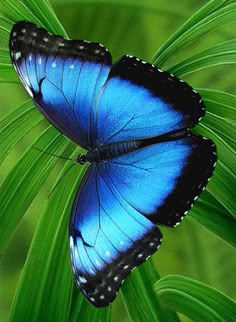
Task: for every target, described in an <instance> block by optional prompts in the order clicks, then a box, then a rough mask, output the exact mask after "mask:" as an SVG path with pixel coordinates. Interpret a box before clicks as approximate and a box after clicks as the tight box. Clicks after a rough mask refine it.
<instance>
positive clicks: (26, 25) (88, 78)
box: [10, 21, 111, 148]
mask: <svg viewBox="0 0 236 322" xmlns="http://www.w3.org/2000/svg"><path fill="white" fill-rule="evenodd" d="M10 53H11V58H12V63H13V65H14V67H15V69H16V71H17V73H18V75H19V77H20V79H21V81H22V83H23V84H24V86H25V88H26V89H27V91H28V93H29V94H30V95H31V97H32V98H33V100H34V101H35V103H36V105H37V106H38V108H39V109H40V111H41V112H42V113H43V114H44V115H45V117H46V118H47V119H48V120H49V121H50V122H51V123H52V124H53V125H54V126H55V127H56V128H57V129H58V130H59V131H61V132H62V133H63V134H65V135H66V136H67V137H68V138H70V139H71V140H72V141H74V142H75V143H77V144H79V145H80V146H83V147H87V148H88V147H89V146H90V145H91V142H90V141H91V140H90V137H91V133H90V132H91V130H92V129H93V126H91V124H92V123H93V119H92V118H93V115H94V113H93V109H95V107H96V102H97V98H98V95H99V93H100V91H101V88H102V86H103V84H104V82H105V80H106V78H107V75H108V73H109V70H110V64H111V55H110V53H109V52H108V50H107V49H106V48H105V47H103V46H102V45H100V44H97V43H89V42H86V41H81V40H77V41H76V40H65V39H64V38H62V37H60V36H54V35H50V34H49V33H48V32H47V31H46V30H45V29H42V28H39V27H37V26H36V25H35V24H32V23H30V22H25V21H21V22H18V23H16V24H15V25H14V27H13V29H12V32H11V35H10Z"/></svg>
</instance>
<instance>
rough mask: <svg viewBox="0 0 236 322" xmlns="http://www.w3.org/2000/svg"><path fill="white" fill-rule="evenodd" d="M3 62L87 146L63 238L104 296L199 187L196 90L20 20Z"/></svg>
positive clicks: (88, 283) (207, 143)
mask: <svg viewBox="0 0 236 322" xmlns="http://www.w3.org/2000/svg"><path fill="white" fill-rule="evenodd" d="M10 53H11V59H12V63H13V66H14V67H15V70H16V72H17V73H18V75H19V77H20V79H21V81H22V83H23V85H24V87H25V88H26V90H27V91H28V93H29V94H30V95H31V97H32V98H33V100H34V102H35V104H36V106H37V107H38V108H39V110H40V111H41V112H42V113H43V114H44V116H45V117H46V118H47V119H48V121H49V122H51V123H52V124H53V125H54V126H55V127H56V128H57V129H58V130H59V131H60V132H61V133H63V134H64V135H66V136H67V137H68V138H69V139H70V140H72V141H73V142H74V143H76V144H78V145H79V146H81V147H83V148H84V149H86V150H87V153H85V154H83V155H79V156H78V157H77V160H76V161H77V162H78V163H80V164H84V163H86V162H89V163H90V165H89V167H88V169H87V171H86V174H85V175H84V178H83V180H82V182H81V185H80V187H78V191H77V193H76V196H75V200H74V204H73V208H72V211H71V217H70V225H69V235H70V254H71V262H72V269H73V272H74V276H75V280H76V282H77V285H78V286H79V288H80V290H81V291H82V292H83V294H84V295H85V297H86V298H87V299H88V300H89V301H90V302H91V303H92V304H93V305H95V306H97V307H102V306H105V305H107V304H109V303H111V302H112V301H113V300H114V298H115V296H116V293H117V291H118V289H119V288H120V285H121V284H122V282H123V280H124V279H125V278H126V276H127V275H128V274H129V273H130V272H131V271H132V269H133V268H134V267H136V266H137V265H139V264H141V263H142V262H144V261H145V260H146V259H147V258H148V257H149V256H150V255H151V254H153V253H154V252H155V251H156V250H157V249H158V248H159V247H160V244H161V241H162V234H161V231H160V230H159V228H158V227H157V226H156V225H157V224H160V225H165V226H169V227H175V226H176V225H177V224H178V223H179V222H180V221H181V220H182V219H183V217H184V215H185V214H186V213H187V211H188V210H189V209H190V208H191V206H192V204H193V202H194V201H195V200H196V198H197V196H198V195H199V194H200V193H201V191H202V190H203V189H204V187H205V186H206V184H207V182H208V180H209V178H210V177H211V175H212V172H213V169H214V167H215V163H216V148H215V145H214V143H213V142H212V141H211V140H209V139H207V138H204V137H202V136H200V135H195V134H193V133H192V128H193V127H194V125H195V124H197V122H198V121H199V120H200V119H201V118H202V117H203V116H204V114H205V106H204V103H203V101H202V98H201V96H200V95H199V94H198V93H197V92H196V91H195V90H193V89H192V88H191V87H190V86H189V85H188V84H186V83H185V82H184V81H182V80H179V79H178V78H177V77H175V76H174V75H172V74H169V73H168V72H164V71H162V70H160V69H157V68H156V67H155V66H153V65H151V64H149V63H147V62H145V61H142V60H140V59H138V58H136V57H132V56H128V55H125V56H123V57H122V58H121V59H120V60H118V61H117V62H116V63H114V64H112V60H111V55H110V53H109V52H108V50H107V49H106V48H105V47H104V46H102V45H101V44H98V43H90V42H86V41H82V40H66V39H64V38H62V37H60V36H54V35H51V34H49V33H48V32H47V31H46V30H45V29H43V28H39V27H37V26H36V25H35V24H32V23H30V22H26V21H22V22H18V23H16V24H15V25H14V27H13V29H12V32H11V36H10Z"/></svg>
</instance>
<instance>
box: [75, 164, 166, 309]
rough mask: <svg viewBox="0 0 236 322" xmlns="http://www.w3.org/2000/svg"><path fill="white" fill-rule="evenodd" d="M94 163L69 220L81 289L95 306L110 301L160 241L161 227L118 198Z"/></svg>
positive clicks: (86, 176)
mask: <svg viewBox="0 0 236 322" xmlns="http://www.w3.org/2000/svg"><path fill="white" fill-rule="evenodd" d="M103 172H104V169H103V167H102V166H101V165H92V166H90V168H89V170H88V171H87V173H86V175H85V177H84V179H83V182H82V184H81V187H80V188H79V191H78V193H77V196H76V199H75V202H74V206H73V211H72V216H71V220H70V253H71V260H72V267H73V271H74V275H75V278H76V281H77V284H78V286H79V287H80V289H81V291H82V292H83V294H84V295H85V297H86V298H87V299H88V300H89V301H90V302H91V303H92V304H93V305H95V306H98V307H100V306H105V305H108V304H109V303H111V302H112V301H113V300H114V298H115V296H116V293H117V291H118V289H119V288H120V285H121V283H122V281H123V280H124V278H125V277H126V276H127V275H128V274H129V273H130V271H131V270H132V269H133V268H134V267H135V266H137V265H139V264H140V263H142V262H143V261H144V260H145V259H146V258H147V257H148V256H150V255H151V254H152V253H153V252H154V251H155V250H156V249H157V248H158V247H159V246H160V243H161V239H162V235H161V233H160V231H159V229H158V228H157V227H156V226H155V225H153V224H152V223H151V222H150V221H149V220H148V219H147V218H145V217H144V216H143V215H141V214H140V213H139V212H138V211H136V210H135V208H133V207H131V206H130V205H129V204H127V203H126V201H125V200H124V199H123V198H122V197H120V195H119V194H117V192H116V190H115V189H113V187H112V186H110V184H109V183H108V182H107V181H106V180H105V179H104V177H103Z"/></svg>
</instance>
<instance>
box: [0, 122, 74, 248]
mask: <svg viewBox="0 0 236 322" xmlns="http://www.w3.org/2000/svg"><path fill="white" fill-rule="evenodd" d="M68 144H69V141H68V140H67V139H66V138H64V137H63V136H62V135H61V134H60V133H58V132H57V130H56V129H55V128H53V127H49V128H48V129H46V131H45V132H44V133H43V134H42V135H41V136H40V137H39V138H38V139H37V140H36V141H35V142H34V143H33V146H35V147H37V148H39V149H42V150H45V151H50V153H53V154H59V155H60V154H62V153H63V151H64V150H65V149H66V147H67V146H68ZM57 160H58V159H57V158H55V157H54V156H51V155H47V154H45V153H42V152H39V151H37V150H35V149H32V147H30V148H29V149H28V150H27V151H26V152H25V153H24V154H23V156H22V157H21V159H20V160H19V161H18V162H17V164H16V165H15V166H14V167H13V168H12V170H11V171H10V173H9V174H8V176H7V177H6V179H5V180H4V182H3V184H2V186H1V187H0V204H1V213H0V226H1V227H4V230H3V231H2V232H1V235H0V252H1V251H2V249H3V247H4V246H5V244H6V242H7V241H8V239H9V238H10V237H11V235H12V233H13V232H14V230H15V229H16V227H17V225H18V224H19V222H20V220H21V218H22V216H23V215H24V214H25V212H26V210H27V209H28V207H29V206H30V204H31V202H32V201H33V200H34V198H35V196H36V195H37V193H38V191H39V189H40V187H41V186H42V184H43V183H44V182H45V180H46V179H47V177H48V175H49V173H50V172H51V170H52V169H53V167H54V166H55V164H56V162H57Z"/></svg>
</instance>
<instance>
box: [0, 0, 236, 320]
mask: <svg viewBox="0 0 236 322" xmlns="http://www.w3.org/2000/svg"><path fill="white" fill-rule="evenodd" d="M115 2H116V1H114V2H113V4H110V5H108V4H106V1H104V2H101V1H98V3H97V4H94V3H95V2H92V3H91V1H76V0H69V1H67V2H66V1H62V0H51V4H52V6H53V8H54V9H55V12H56V14H57V16H58V18H59V20H60V21H61V22H62V24H63V26H64V28H65V30H66V31H67V32H68V34H69V36H70V38H78V39H87V40H90V41H96V42H101V43H102V44H104V45H105V46H107V47H108V48H109V50H110V51H111V53H112V55H113V59H114V60H116V59H118V58H119V57H120V56H121V55H123V54H126V53H127V54H130V55H135V56H138V57H140V58H142V59H144V60H147V61H150V62H151V61H152V57H153V55H154V53H155V52H156V50H157V49H158V48H159V47H160V46H161V45H162V44H163V43H164V42H165V41H166V40H167V39H168V37H169V36H170V35H171V34H172V33H173V32H175V31H176V29H177V28H178V27H179V26H180V25H181V24H182V23H183V22H184V21H186V19H187V18H188V17H190V16H191V15H192V14H193V13H194V12H195V11H196V10H197V9H199V8H200V7H201V6H202V5H203V4H205V3H206V2H207V1H202V0H179V1H172V0H158V1H145V2H144V1H136V5H137V6H140V7H142V5H143V4H144V3H145V6H143V8H145V9H143V10H141V11H140V10H134V8H133V7H129V6H128V5H126V3H125V1H124V3H123V6H122V9H121V8H119V10H117V7H116V4H115ZM78 3H79V4H78ZM147 4H148V5H147ZM235 36H236V29H235V24H232V25H229V26H227V27H226V28H223V29H220V30H218V31H216V32H215V33H211V34H209V35H208V36H207V37H205V38H202V39H200V40H199V42H198V43H197V44H195V45H194V46H191V47H189V48H187V49H186V50H185V51H184V53H183V52H181V55H182V56H181V58H183V55H184V57H185V55H186V57H188V56H190V55H191V54H194V53H195V52H196V51H199V50H202V49H205V48H206V47H209V46H210V45H211V44H217V43H218V42H222V41H224V40H227V39H232V38H234V37H235ZM175 59H176V60H177V59H178V57H175ZM165 67H166V68H168V65H167V66H165ZM184 79H185V80H186V81H187V82H189V83H190V84H191V85H192V86H193V87H196V88H212V89H218V90H223V91H226V92H229V93H232V94H236V86H235V84H236V82H235V67H233V68H232V66H230V65H225V66H217V67H213V68H208V69H206V70H203V71H200V72H196V73H194V74H191V75H187V76H186V77H184ZM27 98H28V95H27V94H26V92H25V91H24V89H23V87H22V86H21V85H13V84H0V102H1V108H0V117H2V116H4V115H6V113H8V112H9V111H11V110H13V109H14V108H15V107H16V106H17V105H19V104H20V103H22V102H23V101H24V100H26V99H27ZM46 125H47V122H46V121H45V120H44V121H42V122H41V123H40V125H39V126H37V127H36V128H35V129H34V130H33V131H32V132H30V134H29V135H27V136H26V137H25V138H24V139H23V140H22V141H21V142H20V143H19V144H18V145H17V146H16V148H15V149H13V151H12V152H11V153H10V154H9V156H8V157H7V159H6V160H5V161H4V162H3V164H2V166H1V168H0V183H1V182H2V181H3V178H4V177H5V176H6V175H7V173H8V172H9V170H10V169H11V167H12V166H13V165H14V164H15V162H16V161H17V160H18V159H19V158H20V157H21V155H22V153H23V152H24V151H25V150H26V149H27V147H28V146H29V144H30V143H32V141H33V140H34V138H36V137H37V135H38V134H40V133H41V132H42V131H43V130H44V128H46ZM60 163H62V161H61V160H58V164H57V167H55V169H54V170H53V172H52V173H51V174H50V176H49V177H48V180H47V182H46V183H45V184H44V186H43V187H42V189H41V190H40V193H39V194H38V196H37V198H36V199H35V200H34V202H33V203H32V205H31V206H30V208H29V209H28V211H27V214H26V216H24V219H23V220H22V221H21V223H20V225H19V227H18V228H17V230H16V231H15V233H14V235H13V236H12V239H11V240H10V242H9V243H8V245H7V247H6V248H5V250H4V252H3V254H1V258H0V321H6V320H7V317H8V314H9V310H10V305H11V301H12V298H13V294H14V291H15V288H16V285H17V282H18V279H19V276H20V273H21V269H22V267H23V265H24V262H25V259H26V255H27V251H28V248H29V245H30V242H31V238H32V235H33V232H34V229H35V226H36V224H37V221H38V219H39V217H40V214H41V212H42V210H43V207H44V205H45V200H46V199H47V198H48V195H49V193H50V190H51V189H52V187H53V186H54V183H55V180H56V177H57V174H58V171H57V169H58V168H59V167H60ZM78 166H79V165H78ZM212 180H214V178H213V179H212ZM16 202H17V200H16ZM0 206H1V205H0ZM162 232H163V234H164V242H163V244H162V246H161V248H160V250H159V251H158V252H157V253H156V254H154V255H153V256H152V260H153V262H154V264H155V266H156V267H157V269H158V271H159V273H160V275H161V276H164V275H166V274H169V273H174V274H182V275H185V276H189V277H192V278H195V279H197V280H200V281H202V282H205V283H208V284H209V285H212V286H214V287H215V288H217V289H218V290H220V291H222V292H224V293H226V294H227V295H229V296H231V297H233V298H234V299H236V287H235V272H234V270H235V264H236V258H235V252H233V249H232V248H231V246H229V245H228V244H226V243H225V242H224V241H222V240H221V239H220V238H219V237H216V236H215V235H214V234H212V233H211V232H209V231H208V230H206V229H205V228H203V227H201V226H200V225H196V224H194V223H193V222H191V221H190V220H188V219H185V220H184V221H183V222H182V224H181V225H180V226H178V227H177V228H176V229H174V230H172V229H166V228H162ZM119 296H120V295H119ZM119 296H118V300H117V305H116V306H115V307H114V310H113V311H112V317H113V321H126V319H127V315H126V312H125V310H124V307H123V305H122V303H121V301H120V299H119Z"/></svg>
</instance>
